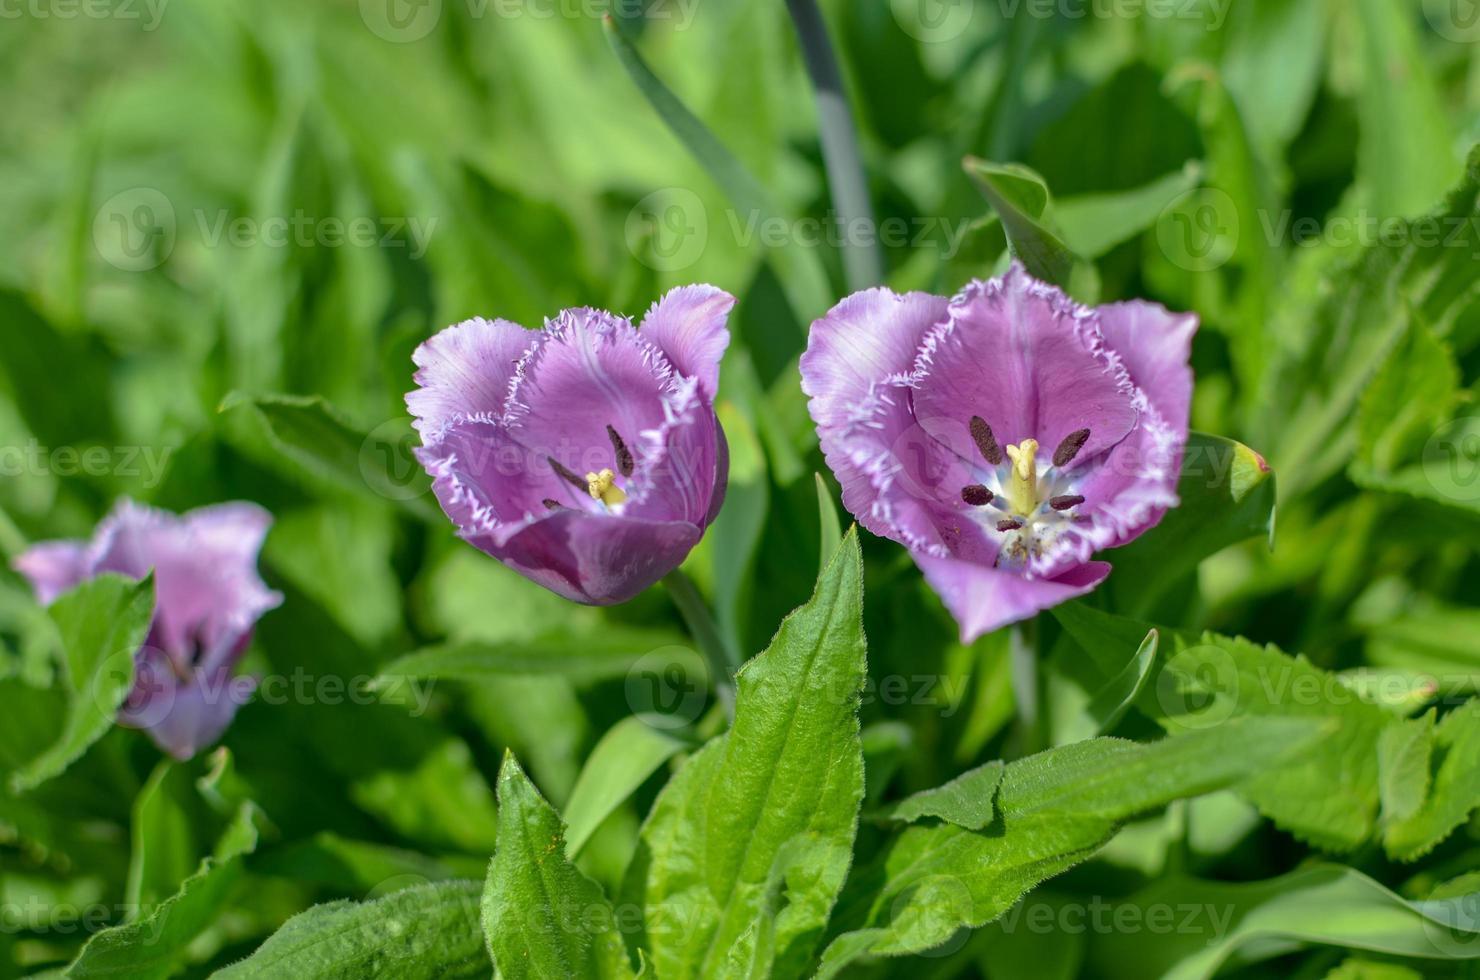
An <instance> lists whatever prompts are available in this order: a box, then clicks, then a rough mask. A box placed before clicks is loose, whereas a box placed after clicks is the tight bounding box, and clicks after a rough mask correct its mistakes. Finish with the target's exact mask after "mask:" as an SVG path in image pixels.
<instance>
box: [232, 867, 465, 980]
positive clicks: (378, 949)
mask: <svg viewBox="0 0 1480 980" xmlns="http://www.w3.org/2000/svg"><path fill="white" fill-rule="evenodd" d="M478 893H479V886H478V883H477V882H473V881H449V882H440V883H437V884H431V885H422V886H420V887H416V888H407V889H405V890H403V891H398V892H394V893H392V894H390V895H387V896H385V897H384V898H378V899H376V900H375V901H372V902H328V903H326V904H324V905H315V906H314V907H313V908H311V909H309V910H308V911H306V912H301V913H299V914H298V915H295V916H293V918H291V919H289V920H288V921H287V922H285V923H284V924H283V927H282V928H281V929H279V930H278V931H277V932H275V933H273V934H272V936H270V937H269V938H268V940H267V941H266V942H265V943H263V944H262V945H261V946H260V947H258V949H257V951H256V952H255V953H253V954H252V955H251V956H249V957H247V958H246V959H245V960H242V961H241V962H240V963H236V964H234V965H232V966H229V967H227V968H226V969H224V970H221V971H219V972H217V973H216V974H215V978H216V980H278V978H281V980H358V978H362V977H395V978H397V980H443V978H449V980H450V978H457V977H469V978H471V977H487V976H488V975H489V973H490V969H489V962H488V952H487V950H486V949H485V948H484V946H483V936H482V933H481V932H480V930H479V929H478Z"/></svg>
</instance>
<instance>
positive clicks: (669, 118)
mask: <svg viewBox="0 0 1480 980" xmlns="http://www.w3.org/2000/svg"><path fill="white" fill-rule="evenodd" d="M606 27H607V30H606V36H607V40H608V41H610V42H611V47H612V51H614V52H615V53H616V56H617V60H618V61H619V62H621V64H622V68H623V69H624V70H625V71H626V72H627V75H628V77H629V78H631V79H632V82H633V84H635V85H636V86H637V88H638V90H639V91H640V92H641V93H642V95H643V98H645V99H647V101H648V104H649V105H651V106H652V108H653V111H654V112H656V113H657V114H658V116H659V117H660V118H661V119H662V120H663V122H664V123H666V124H667V125H668V128H669V129H670V130H671V131H672V132H673V135H674V136H676V137H678V139H679V141H680V142H682V143H683V145H684V146H685V147H686V148H687V149H688V151H689V152H690V153H691V154H693V156H694V159H696V160H698V161H699V163H700V164H701V165H702V166H703V167H704V170H705V172H706V173H708V174H709V176H710V177H711V178H713V180H714V182H715V183H716V184H718V185H719V186H720V188H721V189H722V190H723V191H724V192H725V195H726V196H727V197H729V199H730V203H731V204H732V205H733V206H734V210H735V212H736V213H738V214H741V215H746V216H754V217H755V218H756V219H757V220H758V221H760V222H761V223H763V224H764V223H766V222H768V221H771V220H773V219H774V218H775V217H776V216H779V215H780V213H781V212H780V211H779V210H778V209H777V208H776V206H775V205H774V204H773V203H772V201H771V199H770V194H769V193H768V192H767V191H766V189H765V187H764V186H762V185H761V183H760V182H759V181H757V180H756V179H755V177H753V176H752V175H751V174H750V172H749V171H748V170H746V169H745V165H744V164H742V163H741V162H740V161H739V160H738V159H736V158H735V156H734V155H733V154H732V153H730V151H729V150H728V149H727V148H726V147H725V145H724V144H723V143H721V142H720V141H719V138H718V137H716V136H715V135H714V133H713V132H711V131H710V130H709V128H708V127H707V126H705V125H704V122H703V121H702V120H701V119H699V117H698V116H696V115H694V114H693V112H691V111H690V110H689V108H688V107H687V106H686V105H684V104H683V102H681V101H680V100H679V98H678V97H677V96H676V95H674V94H673V92H672V91H671V90H670V89H669V88H668V86H666V85H664V84H663V82H662V80H661V79H659V78H658V76H657V75H655V74H653V70H652V69H651V68H649V67H648V65H647V62H645V61H644V60H643V58H642V55H641V54H639V53H638V51H637V48H636V46H635V45H634V44H633V43H632V40H631V39H630V38H629V37H628V36H627V34H626V29H625V28H624V27H623V26H622V25H621V23H620V21H619V20H618V19H616V18H612V17H608V18H607V19H606ZM772 254H773V255H774V257H775V260H776V262H775V268H776V275H777V277H778V278H779V279H781V281H782V283H783V284H784V285H785V289H786V293H787V299H788V300H789V302H790V303H791V305H792V308H793V312H795V313H796V315H797V316H798V318H799V319H800V320H801V322H803V323H807V322H810V321H811V319H812V318H813V317H814V316H820V315H821V314H822V313H823V312H824V311H826V310H827V308H828V307H829V306H831V305H832V302H831V300H830V299H829V298H828V297H829V295H830V292H831V291H830V289H829V287H828V283H827V274H826V272H825V270H824V269H823V267H822V264H821V261H820V259H819V257H818V255H817V249H813V248H805V247H802V246H801V245H800V243H799V242H798V240H797V236H795V235H787V236H786V237H785V242H784V243H783V244H782V245H779V246H777V247H775V248H774V249H773V253H772Z"/></svg>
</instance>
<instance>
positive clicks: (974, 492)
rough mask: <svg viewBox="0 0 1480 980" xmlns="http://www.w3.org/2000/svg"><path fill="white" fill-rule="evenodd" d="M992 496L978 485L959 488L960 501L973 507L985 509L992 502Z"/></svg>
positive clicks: (973, 484)
mask: <svg viewBox="0 0 1480 980" xmlns="http://www.w3.org/2000/svg"><path fill="white" fill-rule="evenodd" d="M993 496H995V494H993V493H992V491H990V490H988V489H987V488H986V487H984V486H982V485H981V484H980V483H972V484H968V485H967V486H964V487H962V488H961V499H962V500H964V501H966V502H967V503H968V504H970V505H971V506H973V507H985V506H986V505H987V504H990V503H991V502H992V497H993Z"/></svg>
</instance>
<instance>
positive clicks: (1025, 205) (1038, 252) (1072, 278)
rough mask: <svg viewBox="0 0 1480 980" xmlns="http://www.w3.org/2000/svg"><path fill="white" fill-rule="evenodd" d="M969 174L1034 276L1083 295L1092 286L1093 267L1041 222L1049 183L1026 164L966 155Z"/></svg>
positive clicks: (1046, 206) (1016, 253) (1088, 296)
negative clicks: (992, 160)
mask: <svg viewBox="0 0 1480 980" xmlns="http://www.w3.org/2000/svg"><path fill="white" fill-rule="evenodd" d="M964 166H965V167H966V172H967V174H969V175H970V176H971V179H972V180H973V181H974V182H975V183H976V186H977V189H978V190H980V191H981V192H982V196H983V197H985V198H986V199H987V203H988V204H990V205H991V206H992V210H993V211H995V212H997V217H998V218H999V219H1000V220H1001V221H1002V228H1003V230H1005V231H1006V232H1007V240H1008V242H1009V243H1010V244H1011V246H1012V253H1013V254H1014V255H1015V256H1017V257H1018V258H1019V259H1021V260H1022V263H1023V266H1024V267H1025V268H1027V270H1028V272H1030V273H1031V274H1032V275H1033V276H1034V277H1036V278H1038V279H1042V280H1043V281H1044V282H1051V283H1053V284H1054V285H1056V286H1060V287H1062V288H1063V289H1064V290H1065V291H1066V292H1068V293H1071V294H1073V295H1074V296H1076V297H1079V298H1082V299H1093V298H1094V297H1093V296H1092V295H1086V293H1087V291H1089V290H1091V289H1092V288H1093V273H1092V268H1090V267H1088V266H1087V264H1086V263H1085V262H1084V261H1083V260H1082V259H1080V258H1079V257H1078V256H1076V255H1075V254H1074V253H1073V252H1071V251H1069V246H1067V245H1065V244H1064V243H1063V241H1062V240H1061V239H1060V238H1059V236H1058V235H1057V234H1056V233H1054V232H1053V231H1052V230H1050V229H1049V227H1048V226H1047V225H1046V224H1045V223H1044V221H1043V220H1042V219H1043V217H1044V214H1045V213H1046V212H1047V210H1048V201H1049V196H1048V185H1046V184H1045V183H1044V182H1043V178H1042V177H1040V176H1038V175H1037V174H1036V173H1034V172H1033V171H1031V170H1029V169H1028V168H1027V167H1024V166H1021V165H1019V164H1013V163H990V162H988V161H986V160H978V159H976V158H975V157H967V158H966V160H965V161H964Z"/></svg>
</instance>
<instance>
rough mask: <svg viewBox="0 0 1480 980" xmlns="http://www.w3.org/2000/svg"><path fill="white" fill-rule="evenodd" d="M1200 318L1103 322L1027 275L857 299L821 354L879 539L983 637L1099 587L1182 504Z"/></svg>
mask: <svg viewBox="0 0 1480 980" xmlns="http://www.w3.org/2000/svg"><path fill="white" fill-rule="evenodd" d="M1196 329H1197V319H1196V317H1195V316H1193V315H1191V314H1181V315H1178V314H1173V313H1169V312H1168V311H1167V310H1166V309H1165V308H1163V307H1161V306H1159V305H1156V304H1153V303H1147V302H1142V301H1133V302H1127V303H1114V304H1110V305H1107V306H1100V307H1095V308H1089V307H1085V306H1082V305H1080V304H1078V303H1075V302H1074V301H1073V300H1071V299H1069V298H1068V297H1067V296H1065V295H1064V293H1063V292H1061V291H1060V290H1058V289H1057V288H1055V287H1053V286H1051V285H1048V284H1046V283H1042V282H1039V281H1037V280H1036V279H1034V278H1032V277H1031V276H1030V275H1028V273H1027V272H1026V271H1025V270H1024V269H1023V267H1022V266H1021V265H1019V264H1018V263H1013V265H1012V267H1011V269H1010V270H1009V271H1008V272H1007V273H1006V274H1005V275H1004V276H1001V277H999V278H996V279H992V280H990V281H987V282H982V281H974V282H971V283H969V284H968V285H967V286H966V287H965V288H964V289H963V290H962V291H961V292H960V293H958V294H957V295H956V296H955V297H953V298H950V299H946V298H945V297H941V296H932V295H929V294H926V293H908V294H905V295H898V294H896V293H893V292H891V291H889V290H887V289H870V290H867V291H864V292H860V293H855V294H854V295H852V296H849V297H848V298H847V299H845V300H843V301H842V302H841V303H839V304H838V305H837V306H835V307H833V309H832V310H831V311H829V312H828V313H827V315H826V316H824V317H822V318H821V319H819V320H818V321H817V322H815V323H814V324H813V325H812V331H811V337H810V340H809V342H808V346H807V351H806V353H805V354H804V355H803V356H802V361H801V369H802V388H803V390H805V391H806V393H807V394H808V395H809V396H810V399H811V401H810V403H809V405H810V409H811V413H812V418H813V420H814V421H815V422H816V423H817V432H818V435H819V436H820V437H821V441H822V450H823V453H824V454H825V456H826V457H827V463H828V466H830V467H831V468H832V471H833V473H834V474H835V475H836V476H837V478H838V481H839V482H840V483H841V484H842V487H843V503H844V505H845V506H846V507H847V508H848V510H850V511H852V513H853V514H854V515H855V516H856V517H857V518H858V520H859V522H860V523H861V524H863V526H864V527H866V528H868V529H869V530H871V531H873V532H874V533H875V534H878V535H881V536H883V537H887V538H891V539H893V540H895V541H898V542H899V543H900V544H902V545H904V546H905V547H907V548H908V549H909V550H910V553H911V555H912V556H913V557H914V559H915V562H916V563H917V564H918V565H919V566H920V569H921V571H922V572H923V573H924V575H925V578H926V580H927V581H928V582H929V583H930V585H931V586H932V587H933V588H934V589H935V591H936V592H937V593H938V594H939V595H940V597H941V599H942V600H943V601H944V602H945V604H946V607H947V608H948V609H949V610H950V611H951V613H952V615H953V616H954V617H955V618H956V621H957V623H958V624H959V626H960V628H961V638H962V641H963V642H970V641H971V640H973V639H975V638H976V637H978V636H980V635H982V634H983V633H986V632H988V631H990V630H993V629H996V628H998V627H1000V626H1004V625H1006V624H1008V623H1012V622H1015V621H1018V620H1022V619H1026V618H1028V617H1029V616H1032V615H1033V614H1035V613H1037V612H1038V611H1040V610H1042V609H1046V608H1049V607H1050V606H1054V605H1057V604H1058V603H1060V602H1063V601H1065V600H1067V599H1071V598H1073V597H1075V596H1079V595H1083V594H1084V593H1087V592H1089V591H1090V590H1092V589H1094V588H1095V586H1097V585H1098V584H1099V583H1100V582H1101V581H1102V580H1104V578H1105V576H1106V575H1107V574H1109V572H1110V565H1109V564H1107V563H1105V562H1102V561H1092V560H1091V556H1092V555H1094V554H1095V553H1096V552H1098V551H1101V550H1102V549H1105V548H1113V547H1116V546H1117V545H1122V544H1125V543H1126V542H1128V541H1130V540H1131V539H1133V538H1135V537H1137V536H1138V535H1140V534H1141V533H1142V532H1144V531H1146V530H1147V529H1148V528H1150V527H1152V526H1154V525H1155V524H1156V523H1157V522H1158V521H1159V520H1161V517H1162V515H1163V514H1164V513H1165V512H1166V509H1167V508H1168V507H1172V506H1175V505H1176V503H1177V494H1176V486H1177V477H1178V473H1179V470H1180V468H1181V461H1182V453H1183V450H1184V448H1185V446H1186V443H1187V424H1188V411H1189V404H1190V401H1191V397H1192V370H1191V368H1190V367H1189V365H1188V358H1189V354H1190V349H1191V344H1192V335H1193V333H1194V332H1195V331H1196Z"/></svg>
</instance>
